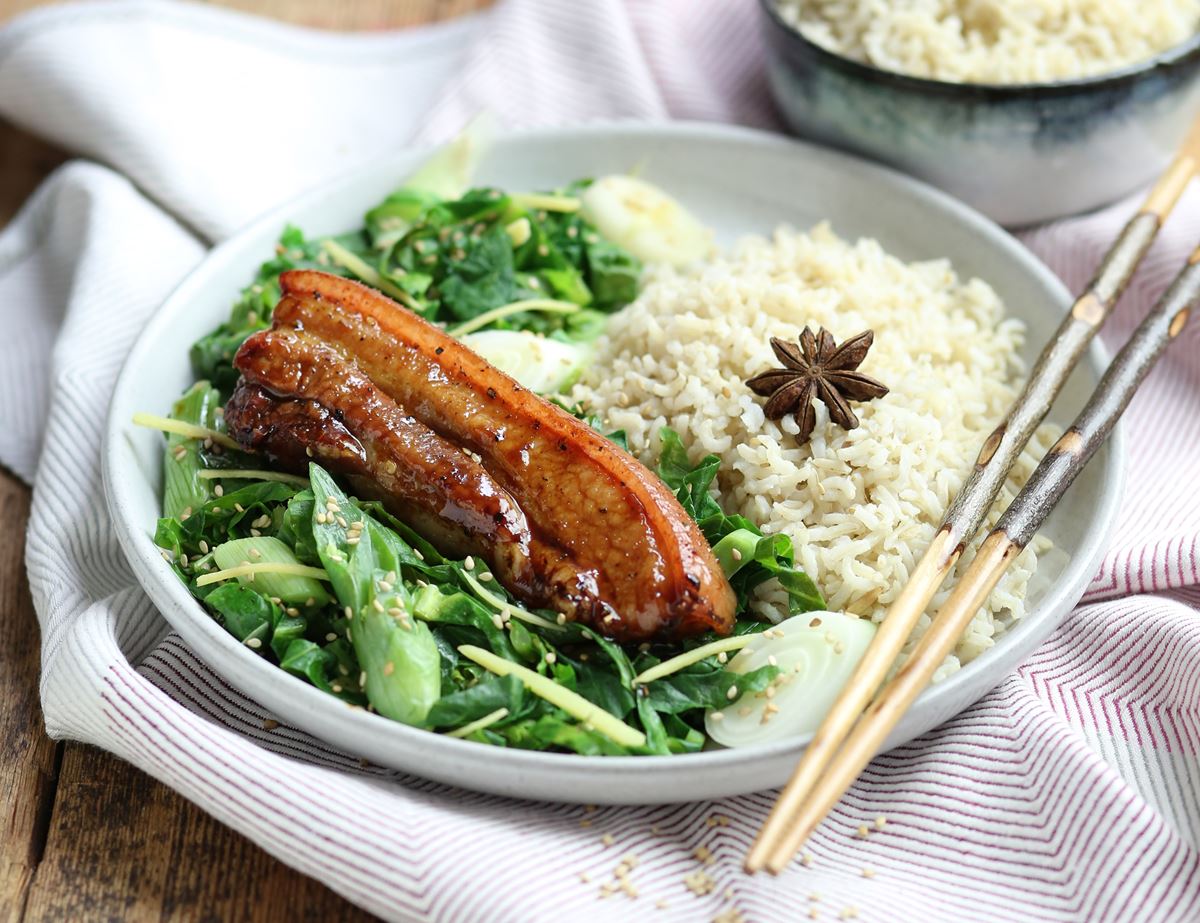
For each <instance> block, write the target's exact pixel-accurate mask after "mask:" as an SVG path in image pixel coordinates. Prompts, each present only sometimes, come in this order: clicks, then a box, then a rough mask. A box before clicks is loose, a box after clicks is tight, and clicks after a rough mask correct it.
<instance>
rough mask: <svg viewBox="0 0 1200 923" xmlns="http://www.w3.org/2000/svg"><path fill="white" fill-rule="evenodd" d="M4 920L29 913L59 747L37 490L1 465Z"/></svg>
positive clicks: (0, 854) (0, 902)
mask: <svg viewBox="0 0 1200 923" xmlns="http://www.w3.org/2000/svg"><path fill="white" fill-rule="evenodd" d="M0 510H3V512H4V524H5V529H4V532H3V535H4V538H3V539H0V921H3V923H10V921H11V923H15V921H16V920H19V919H20V918H21V912H22V908H23V907H24V906H25V897H26V894H27V892H28V889H29V884H30V881H31V880H32V878H33V873H34V870H35V869H36V867H37V864H38V860H39V859H40V858H41V856H42V849H43V845H44V843H45V838H46V826H47V823H48V820H49V817H50V809H51V805H52V804H53V800H54V780H55V775H56V772H57V757H58V749H59V748H58V747H57V746H56V745H55V744H54V742H53V741H51V740H50V738H48V737H47V736H46V734H45V732H44V731H43V729H42V728H43V723H42V709H41V706H40V705H39V704H38V673H39V666H40V653H41V651H40V647H39V642H40V636H39V633H38V625H37V619H36V618H35V616H34V614H33V602H32V600H30V598H29V584H28V582H27V580H26V578H25V562H24V560H23V558H24V547H25V543H24V541H23V540H22V537H23V536H24V535H25V523H26V520H28V518H29V490H28V489H27V488H26V487H25V486H24V485H23V484H21V483H20V482H19V481H17V479H16V478H14V477H13V476H12V475H10V474H8V472H6V471H4V470H3V469H0Z"/></svg>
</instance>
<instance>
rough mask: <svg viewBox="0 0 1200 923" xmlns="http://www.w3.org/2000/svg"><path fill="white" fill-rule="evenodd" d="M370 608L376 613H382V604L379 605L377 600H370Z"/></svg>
mask: <svg viewBox="0 0 1200 923" xmlns="http://www.w3.org/2000/svg"><path fill="white" fill-rule="evenodd" d="M371 608H372V609H374V610H375V611H376V612H382V611H383V603H381V602H380V601H379V599H378V598H375V599H372V600H371Z"/></svg>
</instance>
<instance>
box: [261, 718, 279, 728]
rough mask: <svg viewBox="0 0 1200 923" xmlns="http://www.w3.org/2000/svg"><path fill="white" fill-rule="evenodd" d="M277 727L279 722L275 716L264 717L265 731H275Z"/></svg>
mask: <svg viewBox="0 0 1200 923" xmlns="http://www.w3.org/2000/svg"><path fill="white" fill-rule="evenodd" d="M277 727H279V722H278V721H276V720H275V719H274V718H263V730H264V731H273V730H275V728H277Z"/></svg>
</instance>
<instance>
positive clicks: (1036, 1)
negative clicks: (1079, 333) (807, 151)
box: [760, 0, 1200, 227]
mask: <svg viewBox="0 0 1200 923" xmlns="http://www.w3.org/2000/svg"><path fill="white" fill-rule="evenodd" d="M760 3H761V6H762V10H763V14H764V15H763V29H764V33H765V38H766V46H767V73H768V79H769V83H770V87H771V92H772V94H773V95H774V97H775V100H776V103H777V105H778V106H779V108H780V110H781V113H782V115H783V116H784V118H785V119H786V120H787V122H788V123H789V124H790V125H791V127H792V129H793V130H794V131H795V132H796V133H797V134H800V135H803V136H805V137H808V138H812V139H815V140H817V141H820V142H822V143H826V144H831V145H833V146H836V147H841V148H845V149H848V150H851V151H855V152H857V153H861V154H865V155H867V156H869V157H873V158H875V159H877V160H882V161H885V162H887V163H890V164H893V165H894V166H897V167H899V168H900V169H902V170H905V171H906V172H908V173H911V174H913V175H915V176H919V177H921V178H922V179H925V180H927V181H929V182H931V183H933V184H935V185H937V186H940V187H941V188H942V189H945V190H946V191H948V192H950V193H952V194H953V195H956V196H957V197H959V198H960V199H963V200H964V201H966V202H968V203H969V204H971V205H973V206H975V207H976V208H978V209H979V210H980V211H983V212H985V213H986V214H988V215H989V216H991V217H992V218H994V219H996V220H997V221H999V222H1000V223H1001V224H1004V225H1007V226H1010V227H1014V226H1022V225H1028V224H1034V223H1038V222H1041V221H1047V220H1050V219H1053V218H1060V217H1063V216H1066V215H1071V214H1076V213H1079V212H1083V211H1088V210H1091V209H1094V208H1097V207H1099V206H1102V205H1106V204H1108V203H1110V202H1113V201H1115V200H1117V199H1119V198H1121V197H1122V196H1124V195H1127V194H1128V193H1130V192H1133V191H1134V190H1136V189H1138V188H1139V187H1141V186H1143V185H1144V184H1146V183H1148V182H1149V181H1150V180H1151V179H1153V178H1154V176H1155V175H1156V174H1157V173H1158V172H1159V171H1161V170H1162V169H1163V167H1165V165H1166V164H1167V163H1168V162H1169V160H1170V158H1171V156H1172V154H1173V152H1174V150H1175V149H1176V148H1177V147H1178V145H1179V143H1180V142H1181V141H1182V140H1183V137H1184V136H1185V135H1186V133H1187V130H1188V127H1189V125H1190V123H1191V121H1192V119H1193V118H1194V116H1195V114H1196V112H1197V111H1198V109H1200V79H1198V75H1200V0H1022V2H1012V0H760Z"/></svg>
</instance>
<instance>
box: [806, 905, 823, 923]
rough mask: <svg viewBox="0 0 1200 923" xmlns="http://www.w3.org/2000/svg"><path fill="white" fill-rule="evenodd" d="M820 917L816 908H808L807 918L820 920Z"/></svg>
mask: <svg viewBox="0 0 1200 923" xmlns="http://www.w3.org/2000/svg"><path fill="white" fill-rule="evenodd" d="M820 916H821V911H820V910H818V909H817V908H816V907H809V908H808V918H809V919H810V920H816V919H818V918H820Z"/></svg>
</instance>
